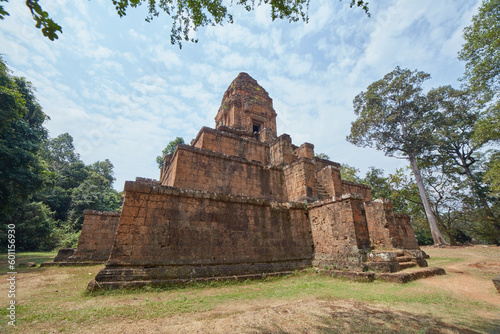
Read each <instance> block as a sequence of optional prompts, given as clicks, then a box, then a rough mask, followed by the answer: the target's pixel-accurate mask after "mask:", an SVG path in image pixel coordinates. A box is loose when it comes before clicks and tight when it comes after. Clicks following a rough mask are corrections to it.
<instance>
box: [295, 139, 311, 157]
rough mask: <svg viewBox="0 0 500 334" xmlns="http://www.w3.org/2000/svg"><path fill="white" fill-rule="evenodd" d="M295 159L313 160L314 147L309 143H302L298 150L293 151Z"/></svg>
mask: <svg viewBox="0 0 500 334" xmlns="http://www.w3.org/2000/svg"><path fill="white" fill-rule="evenodd" d="M293 155H294V157H295V159H300V158H307V159H314V145H313V144H310V143H304V144H302V145H300V147H299V148H297V149H295V150H294V151H293Z"/></svg>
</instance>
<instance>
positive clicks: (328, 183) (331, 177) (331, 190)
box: [316, 165, 343, 200]
mask: <svg viewBox="0 0 500 334" xmlns="http://www.w3.org/2000/svg"><path fill="white" fill-rule="evenodd" d="M316 179H317V180H318V182H319V183H320V184H321V185H322V186H323V188H324V189H325V191H326V192H327V193H328V195H329V196H333V197H334V198H335V199H336V200H339V199H341V198H342V191H343V188H342V179H341V178H340V167H337V166H333V165H329V166H325V167H324V168H322V169H320V170H318V171H317V172H316Z"/></svg>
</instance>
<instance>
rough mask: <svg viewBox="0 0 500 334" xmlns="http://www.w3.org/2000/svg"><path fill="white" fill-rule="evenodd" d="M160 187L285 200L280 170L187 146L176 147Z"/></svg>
mask: <svg viewBox="0 0 500 334" xmlns="http://www.w3.org/2000/svg"><path fill="white" fill-rule="evenodd" d="M163 185H165V186H171V187H178V188H181V189H194V190H202V191H208V192H214V193H220V194H226V195H245V196H249V197H254V198H263V199H269V200H275V201H282V202H285V201H286V200H287V193H286V187H285V186H284V185H285V181H284V176H283V171H282V169H281V168H279V167H273V166H270V167H268V166H264V165H262V164H261V163H259V162H253V161H248V160H246V159H244V158H239V157H234V156H228V155H224V154H222V153H216V152H212V151H207V150H202V149H199V148H195V147H191V146H186V145H182V146H181V145H179V146H178V147H177V150H176V152H175V154H174V156H173V159H172V161H171V164H170V168H169V171H167V178H166V181H164V182H163Z"/></svg>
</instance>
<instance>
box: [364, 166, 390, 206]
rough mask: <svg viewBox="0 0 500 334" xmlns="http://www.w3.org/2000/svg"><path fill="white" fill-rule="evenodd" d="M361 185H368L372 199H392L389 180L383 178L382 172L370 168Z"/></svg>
mask: <svg viewBox="0 0 500 334" xmlns="http://www.w3.org/2000/svg"><path fill="white" fill-rule="evenodd" d="M361 183H364V184H366V185H369V186H370V187H371V188H372V189H371V193H372V198H374V199H376V198H387V199H392V190H391V188H390V185H389V178H388V177H384V170H383V169H380V168H375V167H373V166H371V167H370V168H369V170H368V172H366V175H365V177H364V179H363V180H361Z"/></svg>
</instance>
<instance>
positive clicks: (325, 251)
mask: <svg viewBox="0 0 500 334" xmlns="http://www.w3.org/2000/svg"><path fill="white" fill-rule="evenodd" d="M364 211H365V210H364V206H363V200H362V199H361V197H359V196H355V195H348V196H343V199H341V200H339V201H332V202H327V203H321V204H313V205H312V206H310V207H309V220H310V223H311V233H312V238H313V241H314V264H315V265H317V266H335V267H336V268H348V269H357V270H360V269H361V270H362V269H363V268H364V264H363V262H364V261H365V260H366V253H367V251H368V250H369V249H370V237H369V234H368V226H367V223H366V218H365V213H364Z"/></svg>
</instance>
